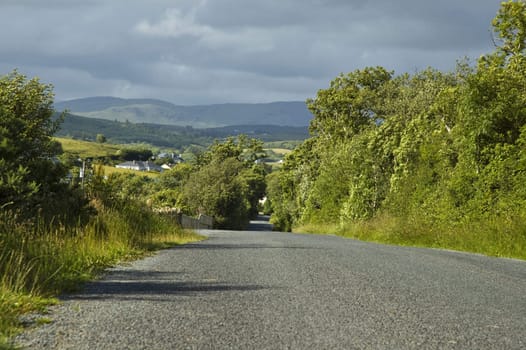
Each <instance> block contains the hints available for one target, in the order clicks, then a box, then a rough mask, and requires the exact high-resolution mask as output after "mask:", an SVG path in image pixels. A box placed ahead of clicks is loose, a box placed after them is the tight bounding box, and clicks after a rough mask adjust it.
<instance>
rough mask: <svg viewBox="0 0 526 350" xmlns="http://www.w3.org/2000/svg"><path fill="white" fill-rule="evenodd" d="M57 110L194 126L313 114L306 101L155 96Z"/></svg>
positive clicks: (300, 121)
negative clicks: (188, 102)
mask: <svg viewBox="0 0 526 350" xmlns="http://www.w3.org/2000/svg"><path fill="white" fill-rule="evenodd" d="M55 109H56V110H57V111H63V110H66V109H67V110H68V111H69V112H70V113H72V114H75V115H79V116H84V117H88V118H98V119H105V120H112V121H121V122H126V121H129V122H132V123H151V124H165V125H178V126H192V127H194V128H213V127H224V126H231V125H280V126H296V127H305V126H308V125H309V122H310V120H311V118H312V114H311V113H310V112H309V111H308V110H307V107H306V105H305V103H304V102H295V101H293V102H272V103H257V104H247V103H228V104H215V105H199V106H179V105H174V104H172V103H169V102H166V101H160V100H154V99H122V98H115V97H89V98H83V99H77V100H70V101H63V102H57V103H55Z"/></svg>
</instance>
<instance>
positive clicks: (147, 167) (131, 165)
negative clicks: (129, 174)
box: [115, 160, 164, 172]
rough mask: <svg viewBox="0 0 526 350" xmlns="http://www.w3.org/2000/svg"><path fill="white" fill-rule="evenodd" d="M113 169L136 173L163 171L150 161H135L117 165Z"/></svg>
mask: <svg viewBox="0 0 526 350" xmlns="http://www.w3.org/2000/svg"><path fill="white" fill-rule="evenodd" d="M115 167H116V168H119V169H130V170H137V171H159V172H161V171H163V170H164V169H163V168H162V167H160V166H159V165H157V164H155V163H152V162H150V161H146V162H142V161H137V160H133V161H130V162H124V163H121V164H117V165H116V166H115Z"/></svg>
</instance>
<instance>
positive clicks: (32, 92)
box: [0, 71, 67, 215]
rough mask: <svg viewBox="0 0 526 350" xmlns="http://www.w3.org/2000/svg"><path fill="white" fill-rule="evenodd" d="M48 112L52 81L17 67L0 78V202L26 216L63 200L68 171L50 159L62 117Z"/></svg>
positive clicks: (56, 147) (54, 152)
mask: <svg viewBox="0 0 526 350" xmlns="http://www.w3.org/2000/svg"><path fill="white" fill-rule="evenodd" d="M53 115H54V110H53V92H52V86H51V85H47V84H42V83H41V82H40V81H39V79H38V78H33V79H29V80H28V79H27V78H26V77H25V76H24V75H22V74H20V73H18V72H17V71H14V72H12V73H10V74H8V75H5V76H3V77H1V78H0V169H2V170H1V172H0V207H2V208H8V209H15V208H17V209H23V210H22V211H21V212H23V213H24V214H26V215H31V213H34V212H35V211H36V210H50V211H53V209H52V208H53V207H54V206H57V205H61V204H60V202H61V201H62V202H63V200H64V197H63V195H64V193H65V192H67V186H65V185H64V184H63V183H62V181H61V180H62V179H63V178H64V176H65V174H66V171H67V170H66V169H65V167H63V166H62V165H61V164H60V163H59V162H58V161H57V160H56V158H55V156H57V155H58V154H59V153H60V152H61V147H60V145H59V144H57V143H56V142H54V141H53V140H52V138H51V137H52V135H53V134H54V133H55V132H56V130H57V128H58V127H59V124H60V121H61V120H60V118H59V119H54V118H53ZM66 205H67V204H66Z"/></svg>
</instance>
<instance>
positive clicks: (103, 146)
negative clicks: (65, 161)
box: [54, 137, 122, 159]
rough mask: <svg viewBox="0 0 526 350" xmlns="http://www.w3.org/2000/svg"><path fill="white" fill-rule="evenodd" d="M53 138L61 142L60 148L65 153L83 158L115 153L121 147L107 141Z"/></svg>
mask: <svg viewBox="0 0 526 350" xmlns="http://www.w3.org/2000/svg"><path fill="white" fill-rule="evenodd" d="M54 139H55V140H56V141H58V142H60V143H61V144H62V149H63V150H64V152H65V153H70V154H75V155H76V156H78V157H80V158H83V159H85V158H98V157H109V156H112V155H115V153H117V151H118V150H120V149H121V148H122V146H120V145H113V144H108V143H97V142H91V141H82V140H73V139H68V138H62V137H55V138H54Z"/></svg>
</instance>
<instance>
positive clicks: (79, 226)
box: [0, 71, 200, 348]
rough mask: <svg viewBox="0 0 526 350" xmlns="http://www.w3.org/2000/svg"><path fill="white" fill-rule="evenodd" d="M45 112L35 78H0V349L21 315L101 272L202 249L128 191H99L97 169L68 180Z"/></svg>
mask: <svg viewBox="0 0 526 350" xmlns="http://www.w3.org/2000/svg"><path fill="white" fill-rule="evenodd" d="M52 102H53V94H52V90H51V87H50V86H49V85H45V84H42V83H40V82H39V80H38V79H36V78H35V79H31V80H27V79H26V77H25V76H23V75H21V74H19V73H18V72H16V71H15V72H13V73H11V74H9V75H7V76H4V77H0V136H1V138H0V140H1V142H0V169H2V170H1V173H0V348H10V347H11V345H9V338H10V337H11V336H13V335H14V334H15V333H16V332H17V331H19V330H20V329H21V326H22V325H21V323H20V316H21V315H22V314H24V313H26V312H28V311H32V310H40V311H42V310H44V308H45V307H46V306H47V305H49V304H52V303H55V302H56V299H55V297H56V296H57V295H58V294H59V293H61V292H64V291H71V290H75V289H77V288H78V287H79V286H80V285H81V284H82V282H84V281H86V280H89V279H91V278H93V277H94V276H95V275H96V274H97V273H98V272H100V271H101V270H102V269H104V268H106V267H108V266H110V265H113V264H115V263H117V262H120V261H123V260H127V259H130V258H135V257H139V256H143V255H144V254H147V253H148V252H149V251H151V250H154V249H159V248H164V247H168V246H172V245H175V244H182V243H185V242H189V241H194V240H198V239H200V237H199V236H197V235H196V234H194V233H191V232H186V231H184V230H182V229H181V228H180V227H179V226H178V225H177V224H176V223H175V222H174V221H172V219H171V218H170V217H163V216H160V215H158V214H155V213H154V212H153V211H152V210H151V209H150V208H148V207H147V206H145V205H144V199H142V198H141V197H140V194H137V193H135V191H134V190H133V188H132V187H133V184H131V185H130V183H132V182H131V181H130V182H128V183H127V184H128V185H129V186H122V185H123V183H122V182H121V183H119V182H116V181H113V182H112V181H107V180H106V179H105V176H104V174H103V172H102V167H101V166H97V165H95V166H94V167H92V168H90V169H89V171H90V176H86V177H85V181H82V182H80V181H79V180H78V178H71V177H68V174H70V171H71V168H70V167H69V166H68V165H67V162H61V161H59V160H58V156H60V155H61V153H62V147H61V144H60V143H59V142H57V141H56V140H54V139H53V138H52V137H51V136H52V135H53V134H54V133H55V132H56V130H57V128H59V127H60V119H58V120H56V119H55V118H52V116H53V113H54V111H53V109H52ZM99 151H100V150H96V151H95V153H97V152H99ZM101 153H104V152H101ZM99 155H101V154H99ZM101 156H103V157H104V154H102V155H101ZM138 183H140V181H139V182H138ZM125 191H129V193H126V192H125ZM39 322H44V323H45V322H47V321H46V318H45V317H44V318H42V319H41V320H37V323H39Z"/></svg>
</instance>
